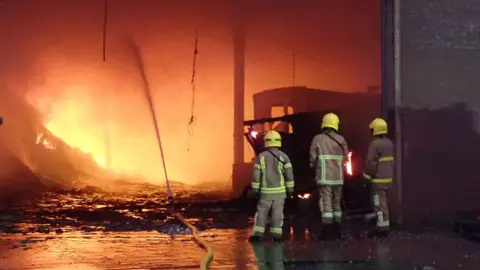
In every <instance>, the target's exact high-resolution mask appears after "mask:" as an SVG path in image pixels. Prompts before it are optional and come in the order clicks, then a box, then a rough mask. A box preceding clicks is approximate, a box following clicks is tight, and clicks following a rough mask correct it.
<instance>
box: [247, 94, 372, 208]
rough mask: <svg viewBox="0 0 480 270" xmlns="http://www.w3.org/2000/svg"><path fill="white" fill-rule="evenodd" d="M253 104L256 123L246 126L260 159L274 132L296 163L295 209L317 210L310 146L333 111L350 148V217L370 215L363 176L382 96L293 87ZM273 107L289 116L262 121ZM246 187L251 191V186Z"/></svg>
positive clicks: (347, 169) (346, 197) (256, 98)
mask: <svg viewBox="0 0 480 270" xmlns="http://www.w3.org/2000/svg"><path fill="white" fill-rule="evenodd" d="M272 97H273V98H272ZM254 105H255V116H256V119H254V120H248V121H244V128H245V133H244V135H245V138H246V140H247V141H248V143H249V144H250V146H251V147H252V149H253V151H254V152H255V155H258V154H259V153H260V152H262V151H263V149H264V147H263V136H264V134H265V133H266V132H267V131H269V130H272V129H273V130H276V131H278V132H279V133H280V134H281V135H282V141H283V142H282V151H284V152H285V153H286V154H287V155H288V156H289V157H290V159H291V162H292V164H293V167H294V176H295V183H296V184H295V185H296V187H295V194H294V200H293V201H290V202H289V203H288V202H287V204H290V206H292V202H293V204H294V205H293V207H294V208H295V209H298V208H297V207H301V208H305V207H306V206H308V207H307V208H308V209H310V208H311V207H317V203H316V202H317V201H318V192H317V186H316V183H315V180H314V176H315V172H314V169H312V168H310V167H309V149H310V143H311V141H312V139H313V137H314V136H315V135H317V134H319V133H321V132H322V131H321V123H322V118H323V115H325V114H326V113H330V112H333V113H335V114H337V115H338V116H339V118H340V134H341V135H342V136H344V137H345V139H346V141H347V143H348V147H349V161H348V163H347V165H346V167H345V174H344V175H345V179H344V180H345V182H344V191H343V192H344V201H343V204H344V205H343V206H344V209H345V212H346V213H347V214H367V213H371V202H370V201H371V200H370V185H369V183H368V181H366V180H365V179H364V178H363V177H362V174H363V164H364V157H365V155H366V152H367V149H368V144H369V142H370V140H371V135H370V133H369V131H368V125H369V123H370V122H371V121H372V119H373V118H375V117H378V116H379V114H380V96H379V95H376V94H363V93H361V94H357V93H355V94H350V93H339V92H330V91H323V90H317V89H308V88H304V87H291V88H287V89H286V88H280V89H273V90H269V91H265V92H262V93H259V94H257V96H254ZM274 107H280V108H279V109H280V110H283V112H284V115H283V116H279V117H262V116H266V115H268V114H270V116H271V114H273V112H272V111H273V109H274ZM244 187H245V188H246V189H249V187H248V182H247V183H245V186H244ZM244 193H245V191H244Z"/></svg>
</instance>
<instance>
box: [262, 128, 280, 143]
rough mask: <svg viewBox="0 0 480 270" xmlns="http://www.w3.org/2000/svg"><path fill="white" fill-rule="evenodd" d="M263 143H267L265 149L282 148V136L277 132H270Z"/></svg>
mask: <svg viewBox="0 0 480 270" xmlns="http://www.w3.org/2000/svg"><path fill="white" fill-rule="evenodd" d="M263 141H264V143H265V147H281V146H282V136H280V133H278V132H276V131H275V130H270V131H269V132H267V134H265V136H264V137H263Z"/></svg>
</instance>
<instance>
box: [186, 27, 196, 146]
mask: <svg viewBox="0 0 480 270" xmlns="http://www.w3.org/2000/svg"><path fill="white" fill-rule="evenodd" d="M197 54H198V29H197V31H196V33H195V47H194V49H193V65H192V79H191V81H190V84H191V85H192V103H191V107H190V120H189V121H188V135H189V136H188V148H187V151H190V144H191V139H192V137H193V126H194V124H195V121H196V119H195V73H196V67H197Z"/></svg>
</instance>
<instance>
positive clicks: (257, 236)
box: [248, 235, 265, 242]
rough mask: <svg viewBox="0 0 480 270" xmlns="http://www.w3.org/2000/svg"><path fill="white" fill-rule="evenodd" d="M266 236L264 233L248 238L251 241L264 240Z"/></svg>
mask: <svg viewBox="0 0 480 270" xmlns="http://www.w3.org/2000/svg"><path fill="white" fill-rule="evenodd" d="M264 239H265V238H264V237H263V236H262V235H252V236H250V238H248V241H250V242H262V241H263V240H264Z"/></svg>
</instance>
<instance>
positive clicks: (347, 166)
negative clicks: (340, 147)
mask: <svg viewBox="0 0 480 270" xmlns="http://www.w3.org/2000/svg"><path fill="white" fill-rule="evenodd" d="M345 168H346V169H347V173H348V174H349V175H353V166H352V151H350V152H348V161H347V163H346V164H345Z"/></svg>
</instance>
